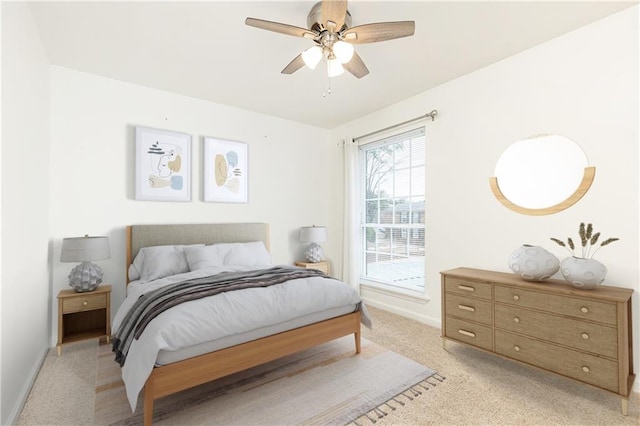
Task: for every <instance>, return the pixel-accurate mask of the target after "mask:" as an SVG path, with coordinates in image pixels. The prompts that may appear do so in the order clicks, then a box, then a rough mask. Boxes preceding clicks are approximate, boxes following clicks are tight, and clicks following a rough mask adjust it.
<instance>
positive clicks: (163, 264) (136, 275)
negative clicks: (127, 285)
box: [129, 244, 204, 282]
mask: <svg viewBox="0 0 640 426" xmlns="http://www.w3.org/2000/svg"><path fill="white" fill-rule="evenodd" d="M194 246H196V247H197V246H200V247H204V244H194V245H192V246H182V245H180V246H175V245H168V246H151V247H143V248H141V249H140V251H138V254H137V255H136V258H135V259H134V260H133V263H132V264H131V265H130V266H129V279H130V280H140V282H147V281H153V280H158V279H160V278H164V277H168V276H170V275H175V274H181V273H183V272H189V264H188V263H187V258H186V256H185V252H184V249H185V248H186V247H194Z"/></svg>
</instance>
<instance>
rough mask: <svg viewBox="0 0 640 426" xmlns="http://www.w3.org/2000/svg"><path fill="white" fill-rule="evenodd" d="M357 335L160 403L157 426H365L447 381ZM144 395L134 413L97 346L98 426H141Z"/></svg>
mask: <svg viewBox="0 0 640 426" xmlns="http://www.w3.org/2000/svg"><path fill="white" fill-rule="evenodd" d="M354 350H355V347H354V342H353V336H346V337H344V338H341V339H337V340H335V341H332V342H329V343H326V344H323V345H320V346H317V347H315V348H311V349H308V350H305V351H302V352H300V353H297V354H294V355H291V356H288V357H285V358H282V359H279V360H276V361H273V362H270V363H267V364H264V365H262V366H258V367H254V368H251V369H249V370H246V371H243V372H240V373H237V374H233V375H231V376H228V377H225V378H222V379H219V380H216V381H214V382H211V383H207V384H204V385H201V386H198V387H195V388H192V389H189V390H186V391H183V392H179V393H177V394H174V395H171V396H168V397H165V398H161V399H159V400H157V401H156V403H155V405H154V418H153V422H154V424H156V425H162V424H166V425H169V424H172V425H175V424H216V425H249V424H251V425H293V424H295V425H302V424H308V425H313V424H318V425H332V424H336V425H344V424H348V423H350V422H354V423H355V424H359V425H362V424H364V423H375V422H376V420H377V419H379V418H381V417H384V416H385V415H386V413H387V412H391V411H395V410H398V409H402V408H403V406H405V405H406V404H409V403H411V401H413V400H414V399H415V398H426V397H427V396H425V394H428V391H429V390H431V389H433V388H434V387H436V386H437V385H438V384H439V383H440V382H441V381H442V380H443V379H444V378H443V377H442V376H440V375H438V374H437V373H436V372H435V371H434V370H431V369H430V368H427V367H425V366H423V365H421V364H418V363H417V362H414V361H412V360H410V359H408V358H405V357H403V356H401V355H399V354H397V353H395V352H393V351H391V350H388V349H386V348H384V347H382V346H379V345H376V344H375V343H372V342H370V341H368V340H366V339H363V341H362V353H361V354H359V355H356V354H355V352H354ZM142 405H143V403H142V395H141V396H140V398H139V399H138V407H137V408H136V411H135V412H134V413H131V409H130V408H129V404H128V402H127V399H126V396H125V390H124V384H123V383H122V381H121V379H120V368H119V366H118V365H117V364H116V363H115V361H114V360H113V353H112V352H111V350H110V347H109V346H107V345H101V346H100V347H99V349H98V375H97V386H96V402H95V418H94V422H95V424H100V425H132V424H141V423H142V408H143V407H142Z"/></svg>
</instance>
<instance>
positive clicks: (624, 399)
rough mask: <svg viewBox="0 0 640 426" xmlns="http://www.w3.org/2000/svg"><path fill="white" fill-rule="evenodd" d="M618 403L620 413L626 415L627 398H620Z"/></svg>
mask: <svg viewBox="0 0 640 426" xmlns="http://www.w3.org/2000/svg"><path fill="white" fill-rule="evenodd" d="M620 403H621V405H622V415H623V416H626V415H627V405H628V403H629V400H628V399H627V398H620Z"/></svg>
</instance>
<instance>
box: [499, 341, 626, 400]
mask: <svg viewBox="0 0 640 426" xmlns="http://www.w3.org/2000/svg"><path fill="white" fill-rule="evenodd" d="M495 336H496V353H498V354H501V355H504V356H507V357H509V358H513V359H517V360H519V361H522V362H525V363H527V364H531V365H535V366H537V367H540V368H544V369H545V370H549V371H553V372H554V373H558V374H562V375H564V376H567V377H571V378H573V379H576V380H580V381H581V382H584V383H589V384H590V385H594V386H598V387H601V388H603V389H607V390H610V391H612V392H616V393H617V392H619V389H618V364H617V363H616V362H615V361H609V360H606V359H604V358H598V357H596V356H591V355H588V354H585V353H583V352H579V351H574V350H571V349H566V348H562V347H560V346H556V345H553V344H550V343H544V342H541V341H539V340H534V339H529V338H527V337H524V336H518V335H515V334H511V333H506V332H503V331H501V330H496V331H495Z"/></svg>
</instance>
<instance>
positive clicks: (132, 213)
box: [50, 67, 340, 344]
mask: <svg viewBox="0 0 640 426" xmlns="http://www.w3.org/2000/svg"><path fill="white" fill-rule="evenodd" d="M50 75H51V83H50V84H51V174H50V179H51V210H50V212H51V232H50V236H51V240H52V242H53V260H52V264H53V275H52V276H53V278H52V283H51V285H52V288H53V294H54V295H57V293H58V291H59V290H61V289H64V288H68V284H67V282H68V280H67V278H66V276H67V275H68V273H69V271H70V270H71V268H72V267H73V266H74V265H73V264H71V263H60V262H59V258H60V246H61V241H62V238H63V237H68V236H81V235H84V234H90V235H107V236H109V238H110V242H111V259H110V260H107V261H100V262H98V264H99V265H100V266H101V267H102V268H103V270H104V280H105V282H109V283H111V284H113V287H114V290H113V294H112V301H113V302H112V303H113V312H112V314H115V310H116V309H117V307H118V306H119V305H120V303H121V302H122V301H123V300H124V296H125V283H124V280H125V275H124V274H125V267H124V263H125V257H124V256H125V252H124V227H125V226H126V225H129V224H139V223H204V222H266V223H269V224H270V225H271V251H272V255H273V259H274V262H275V263H288V264H290V263H292V262H293V261H294V260H300V259H302V257H301V256H302V252H303V251H304V247H303V246H302V245H301V244H300V243H299V242H298V240H297V239H298V232H299V227H300V226H304V225H312V224H317V225H326V226H327V227H328V229H329V242H328V243H327V244H326V245H325V251H326V252H327V255H328V256H329V257H330V258H331V256H330V254H331V253H332V252H334V251H335V250H334V249H333V246H334V245H335V246H337V245H338V237H337V233H338V226H337V218H336V213H335V208H334V206H333V205H332V203H331V200H332V198H333V195H332V194H333V192H334V191H333V190H334V188H335V187H336V186H337V183H336V182H334V181H333V180H332V179H327V178H326V174H327V172H326V170H327V169H329V168H331V167H332V164H333V163H335V157H336V156H337V155H339V152H340V151H339V148H338V147H337V146H336V145H335V144H331V143H330V142H329V131H327V130H325V129H320V128H316V127H311V126H308V125H303V124H299V123H295V122H291V121H286V120H282V119H278V118H274V117H270V116H266V115H263V114H257V113H252V112H248V111H243V110H239V109H236V108H231V107H228V106H223V105H219V104H214V103H211V102H205V101H201V100H198V99H193V98H188V97H185V96H179V95H175V94H171V93H167V92H162V91H159V90H155V89H149V88H146V87H142V86H137V85H133V84H129V83H123V82H120V81H116V80H110V79H107V78H102V77H98V76H95V75H91V74H86V73H81V72H77V71H72V70H69V69H65V68H60V67H51V74H50ZM259 95H260V94H256V96H259ZM136 125H141V126H149V127H156V128H163V129H169V130H175V131H180V132H185V133H188V134H191V135H192V138H193V141H192V189H193V197H192V202H189V203H180V202H175V203H170V202H151V201H136V200H134V189H133V188H134V187H133V182H134V161H133V160H134V153H135V149H134V148H135V129H134V127H135V126H136ZM202 136H214V137H220V138H224V139H231V140H237V141H243V142H246V143H248V144H249V203H248V204H221V203H204V202H203V201H201V200H202V185H201V182H202V175H203V173H202V172H203V170H202V165H201V160H202V139H201V138H202ZM51 303H52V305H51V308H52V318H53V317H55V315H56V312H57V306H56V305H55V303H56V301H55V300H52V301H51ZM53 319H55V318H53ZM56 326H57V325H56V321H53V323H52V326H51V343H52V344H54V343H55V337H56V333H57V331H56V328H55V327H56Z"/></svg>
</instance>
